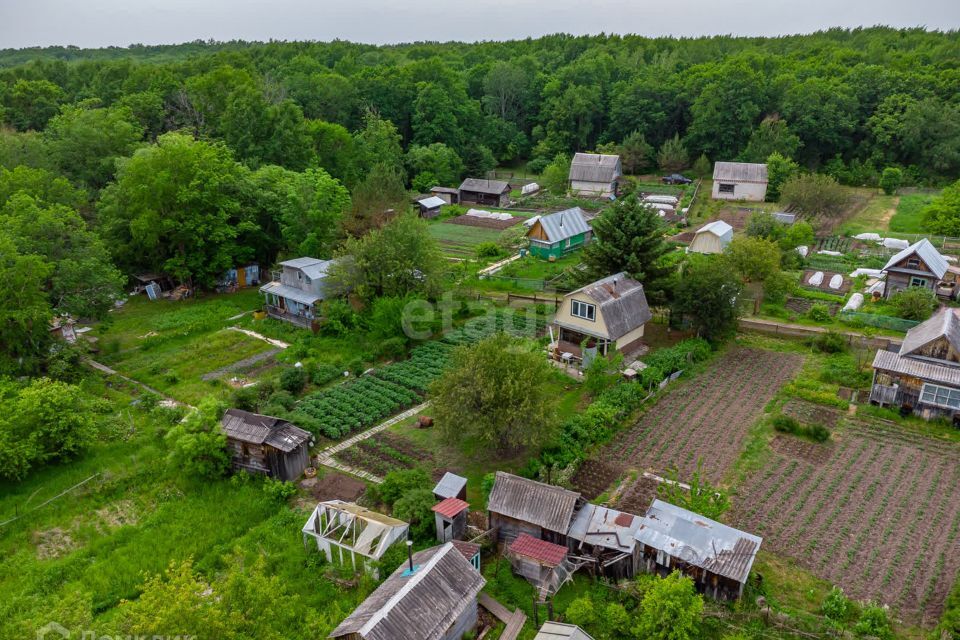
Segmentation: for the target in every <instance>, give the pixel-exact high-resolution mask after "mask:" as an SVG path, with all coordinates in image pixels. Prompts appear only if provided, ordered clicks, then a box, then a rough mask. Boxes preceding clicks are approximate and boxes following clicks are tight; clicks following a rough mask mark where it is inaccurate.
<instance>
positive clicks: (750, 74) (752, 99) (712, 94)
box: [661, 63, 767, 170]
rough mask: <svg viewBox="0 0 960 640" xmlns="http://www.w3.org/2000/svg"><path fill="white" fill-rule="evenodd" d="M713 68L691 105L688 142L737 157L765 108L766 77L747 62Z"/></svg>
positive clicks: (713, 154) (710, 153) (712, 153)
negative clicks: (708, 79)
mask: <svg viewBox="0 0 960 640" xmlns="http://www.w3.org/2000/svg"><path fill="white" fill-rule="evenodd" d="M711 71H712V73H711V76H712V77H711V78H710V81H709V82H708V83H707V84H706V86H704V87H703V88H702V89H701V90H700V91H699V93H698V94H697V96H696V99H695V100H694V101H693V105H692V106H691V107H690V114H691V116H692V117H693V120H692V122H691V123H690V127H689V128H688V129H687V136H686V138H687V143H688V144H689V146H690V147H691V148H693V149H695V150H697V151H701V152H703V153H706V154H707V155H708V156H710V157H711V158H719V159H728V158H735V157H736V156H737V153H738V152H739V151H740V150H741V149H742V148H743V145H744V141H745V140H746V139H747V138H748V137H749V136H750V132H751V131H752V130H753V128H754V126H755V125H756V123H757V120H758V119H759V118H760V114H761V113H762V112H763V109H764V105H765V104H766V101H767V96H766V88H765V87H766V80H765V78H764V77H763V76H762V75H761V74H760V73H758V72H757V71H755V70H754V69H753V68H751V67H750V66H748V65H747V64H745V63H727V64H725V65H723V66H719V67H715V70H711ZM661 167H663V165H662V163H661ZM681 168H682V167H681ZM666 170H675V169H666Z"/></svg>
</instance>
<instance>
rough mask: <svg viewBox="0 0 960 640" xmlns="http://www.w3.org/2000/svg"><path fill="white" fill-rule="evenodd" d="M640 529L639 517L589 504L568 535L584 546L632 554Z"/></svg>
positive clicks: (574, 521)
mask: <svg viewBox="0 0 960 640" xmlns="http://www.w3.org/2000/svg"><path fill="white" fill-rule="evenodd" d="M639 527H640V517H639V516H635V515H631V514H629V513H623V512H621V511H617V510H615V509H608V508H607V507H600V506H597V505H594V504H588V505H586V506H585V507H583V508H582V509H580V511H579V512H578V513H577V515H576V517H575V518H574V519H573V524H571V525H570V532H569V533H568V534H567V535H568V536H569V537H570V538H573V539H574V540H579V541H580V542H581V543H584V544H589V545H592V546H596V547H603V548H604V549H611V550H613V551H620V552H623V553H630V552H632V551H633V548H634V546H636V541H635V540H634V539H633V534H634V533H636V531H637V529H638V528H639Z"/></svg>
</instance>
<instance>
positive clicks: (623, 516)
mask: <svg viewBox="0 0 960 640" xmlns="http://www.w3.org/2000/svg"><path fill="white" fill-rule="evenodd" d="M613 523H614V524H615V525H617V526H618V527H629V526H631V525H632V524H633V516H632V515H630V514H629V513H620V514H617V517H616V518H614V519H613Z"/></svg>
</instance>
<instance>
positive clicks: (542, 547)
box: [510, 533, 567, 567]
mask: <svg viewBox="0 0 960 640" xmlns="http://www.w3.org/2000/svg"><path fill="white" fill-rule="evenodd" d="M510 553H512V554H514V555H518V556H525V557H527V558H532V559H533V560H536V561H537V562H539V563H540V564H543V565H545V566H548V567H557V566H559V565H560V563H561V562H563V559H564V558H566V557H567V548H566V547H562V546H560V545H559V544H553V543H552V542H547V541H546V540H539V539H537V538H534V537H533V536H531V535H530V534H528V533H521V534H520V535H519V536H517V539H516V540H514V541H513V544H511V545H510Z"/></svg>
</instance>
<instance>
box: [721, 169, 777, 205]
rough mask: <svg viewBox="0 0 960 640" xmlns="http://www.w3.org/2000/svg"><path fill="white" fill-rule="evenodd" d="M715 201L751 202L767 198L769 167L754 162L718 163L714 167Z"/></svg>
mask: <svg viewBox="0 0 960 640" xmlns="http://www.w3.org/2000/svg"><path fill="white" fill-rule="evenodd" d="M712 196H713V199H714V200H751V201H753V202H763V200H764V198H766V197H767V165H765V164H757V163H753V162H717V163H716V164H714V165H713V193H712Z"/></svg>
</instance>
